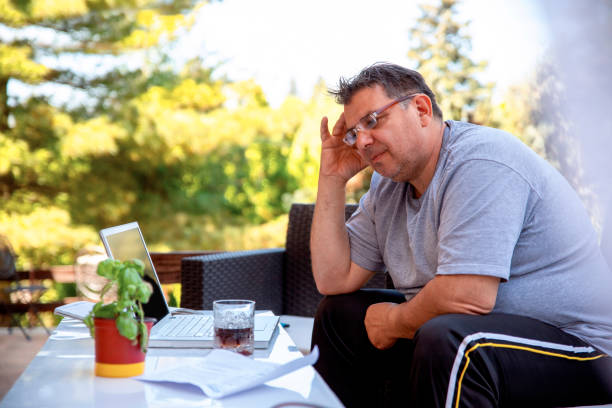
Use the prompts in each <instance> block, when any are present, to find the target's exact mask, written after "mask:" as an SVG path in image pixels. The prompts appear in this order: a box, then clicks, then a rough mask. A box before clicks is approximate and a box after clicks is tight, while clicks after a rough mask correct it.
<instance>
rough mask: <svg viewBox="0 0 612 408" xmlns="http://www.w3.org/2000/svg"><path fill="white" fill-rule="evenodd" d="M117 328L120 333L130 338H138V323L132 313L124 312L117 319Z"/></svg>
mask: <svg viewBox="0 0 612 408" xmlns="http://www.w3.org/2000/svg"><path fill="white" fill-rule="evenodd" d="M116 326H117V330H119V333H120V334H121V335H122V336H123V337H126V338H128V339H130V340H134V339H136V336H137V335H138V324H137V323H136V319H134V317H132V315H131V313H125V312H122V313H120V314H119V317H117V320H116Z"/></svg>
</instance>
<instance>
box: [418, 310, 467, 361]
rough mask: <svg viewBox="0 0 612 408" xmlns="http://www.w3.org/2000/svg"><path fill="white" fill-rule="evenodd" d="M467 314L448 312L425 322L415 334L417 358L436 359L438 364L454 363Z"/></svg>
mask: <svg viewBox="0 0 612 408" xmlns="http://www.w3.org/2000/svg"><path fill="white" fill-rule="evenodd" d="M465 316H466V315H458V314H447V315H441V316H437V317H434V318H433V319H431V320H429V321H427V322H426V323H425V324H423V325H422V326H421V327H420V328H419V330H417V332H416V334H415V336H414V343H415V351H414V357H413V358H414V359H415V360H423V359H424V360H431V359H436V360H440V361H438V364H445V365H447V364H449V363H451V364H452V361H453V360H454V358H455V355H456V353H457V350H458V348H459V345H460V344H461V342H462V340H463V338H464V337H465V336H466V335H467V334H466V333H464V330H463V327H464V322H463V321H464V320H465V319H464V317H465Z"/></svg>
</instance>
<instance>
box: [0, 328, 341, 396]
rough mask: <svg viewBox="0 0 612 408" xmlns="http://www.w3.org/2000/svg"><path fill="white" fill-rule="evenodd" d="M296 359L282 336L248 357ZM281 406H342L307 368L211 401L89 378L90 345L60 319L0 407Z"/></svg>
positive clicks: (162, 352)
mask: <svg viewBox="0 0 612 408" xmlns="http://www.w3.org/2000/svg"><path fill="white" fill-rule="evenodd" d="M208 352H209V350H206V349H182V350H181V349H153V348H150V349H149V351H148V353H147V357H146V363H145V366H146V370H151V369H154V368H156V367H166V366H170V365H176V364H177V363H178V364H181V363H188V362H193V361H194V360H193V359H197V358H201V357H203V356H205V355H206V354H208ZM300 356H301V353H300V352H299V351H298V350H297V347H296V346H295V344H294V343H293V342H292V340H291V338H290V337H289V335H288V334H287V332H286V331H285V330H284V329H283V328H282V327H279V332H278V335H277V336H276V338H275V340H274V341H273V344H272V346H271V347H270V348H269V349H267V350H255V354H254V358H256V359H265V360H268V361H273V362H277V363H284V362H287V361H290V360H293V359H295V358H298V357H300ZM286 402H302V403H304V402H308V403H310V404H314V405H317V406H322V407H330V408H331V407H342V403H341V402H340V401H339V400H338V398H337V397H336V396H335V394H334V393H333V392H332V391H331V390H330V388H329V387H328V386H327V384H326V383H325V382H324V381H323V379H322V378H321V376H319V374H318V373H317V372H316V371H315V370H314V368H313V367H310V366H309V367H304V368H302V369H300V370H298V371H295V372H293V373H291V374H288V375H285V376H283V377H281V378H278V379H276V380H273V381H270V382H267V383H266V384H265V385H263V386H260V387H257V388H254V389H252V390H249V391H245V392H243V393H239V394H236V395H233V396H229V397H226V398H223V399H219V400H213V399H210V398H208V397H206V395H205V394H204V393H202V391H200V390H199V389H198V388H196V387H195V386H191V385H178V384H154V383H145V382H141V381H138V380H135V379H133V378H127V379H113V378H102V377H96V376H95V375H94V342H93V339H91V337H89V333H88V330H87V328H86V327H85V326H84V325H83V324H82V323H81V322H79V321H77V320H73V319H68V318H64V319H63V320H62V322H61V323H60V324H59V326H58V327H57V329H56V330H55V331H54V332H53V333H52V335H51V337H49V339H48V340H47V342H46V343H45V345H44V346H43V347H42V349H41V350H40V351H39V352H38V354H37V355H36V357H35V358H34V360H32V362H31V363H30V365H29V366H28V367H27V368H26V370H25V371H24V372H23V374H22V375H21V377H19V379H18V380H17V382H16V383H15V384H14V385H13V387H12V388H11V389H10V391H9V392H8V394H6V396H5V397H4V399H3V400H2V401H1V402H0V407H1V408H9V407H36V408H44V407H62V408H71V407H75V408H76V407H78V408H81V407H110V408H120V407H130V408H141V407H186V408H188V407H215V408H225V407H240V408H244V407H273V406H275V405H277V404H281V403H286Z"/></svg>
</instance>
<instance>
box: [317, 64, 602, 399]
mask: <svg viewBox="0 0 612 408" xmlns="http://www.w3.org/2000/svg"><path fill="white" fill-rule="evenodd" d="M332 93H333V94H335V96H336V98H337V101H338V102H339V103H341V104H343V105H344V112H343V113H342V115H340V117H339V119H338V120H337V122H336V124H335V125H334V127H333V130H332V132H331V134H330V132H329V128H328V121H327V118H323V119H322V121H321V140H322V151H321V168H320V175H319V186H318V195H317V201H316V206H315V214H314V218H313V224H312V234H311V252H312V265H313V273H314V278H315V281H316V284H317V287H318V289H319V291H320V292H321V293H323V294H325V295H327V296H326V297H325V298H324V299H323V301H322V302H321V305H320V306H319V310H318V311H317V316H316V318H315V327H314V331H313V345H314V344H316V345H318V346H319V349H320V352H321V354H320V358H319V361H318V362H317V365H316V368H317V370H318V371H319V372H320V373H321V374H322V376H323V377H324V378H325V380H326V381H327V382H328V383H329V385H330V386H331V387H332V389H333V390H334V391H335V392H336V393H337V395H338V396H339V397H340V399H341V400H342V401H343V402H344V404H345V405H347V406H348V407H353V406H382V405H383V401H387V402H389V400H390V402H391V404H393V405H401V406H414V407H437V406H446V407H451V406H452V407H468V406H470V407H493V406H521V407H523V406H538V407H544V406H571V405H580V404H583V405H587V404H597V403H603V402H612V362H611V360H612V358H610V357H608V354H609V353H612V276H611V274H610V272H609V269H608V267H607V265H606V263H605V261H604V259H603V257H602V255H601V252H600V250H599V247H598V243H597V236H596V233H595V231H594V229H593V227H592V226H591V223H590V220H589V218H588V215H587V213H586V211H585V209H584V207H583V206H582V204H581V202H580V199H579V198H578V197H577V195H576V194H575V192H574V191H573V190H572V189H571V187H570V186H569V185H568V183H567V182H566V181H565V179H564V178H563V177H562V176H561V175H560V174H559V173H558V172H557V171H556V170H554V169H553V167H552V166H550V165H549V164H548V163H547V162H545V161H544V160H543V159H541V158H540V157H538V156H537V155H536V154H535V153H533V152H532V151H531V150H530V149H529V148H527V147H526V146H525V145H523V144H522V143H521V142H520V141H519V140H518V139H517V138H515V137H513V136H512V135H509V134H507V133H505V132H502V131H499V130H495V129H491V128H485V127H480V126H476V125H472V124H468V123H463V122H456V121H446V122H445V121H443V119H442V113H441V111H440V109H439V108H438V106H437V104H436V100H435V97H434V95H433V93H432V91H431V90H430V89H429V87H428V86H427V84H426V83H425V81H424V80H423V78H422V76H421V75H420V74H419V73H417V72H415V71H411V70H409V69H405V68H402V67H400V66H396V65H392V64H375V65H373V66H370V67H368V68H366V69H364V70H363V71H362V72H361V73H359V74H358V75H357V76H356V77H354V78H352V79H350V80H348V81H346V80H343V79H341V80H340V84H339V89H338V90H336V91H333V92H332ZM366 166H371V167H372V168H373V170H374V171H375V173H374V175H373V176H372V180H371V185H370V190H369V191H368V193H366V194H365V195H364V196H363V197H362V199H361V200H360V203H359V208H358V210H357V211H356V212H355V213H354V214H353V216H352V217H351V218H350V219H349V221H348V222H347V223H346V224H345V223H344V204H345V186H346V183H347V181H348V180H349V179H350V178H351V177H352V176H354V175H355V174H356V173H357V172H359V171H360V170H362V169H363V168H365V167H366ZM383 271H387V272H388V273H389V274H390V276H391V278H392V279H393V282H394V286H395V288H396V289H397V291H389V290H360V288H361V287H362V286H363V285H364V284H365V283H366V282H367V281H368V280H369V279H370V278H371V277H372V276H373V274H374V273H382V272H383Z"/></svg>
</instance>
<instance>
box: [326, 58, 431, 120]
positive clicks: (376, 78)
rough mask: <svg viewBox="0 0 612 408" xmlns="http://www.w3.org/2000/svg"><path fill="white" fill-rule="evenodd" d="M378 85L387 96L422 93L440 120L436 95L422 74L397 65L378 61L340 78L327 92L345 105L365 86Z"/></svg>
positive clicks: (396, 96)
mask: <svg viewBox="0 0 612 408" xmlns="http://www.w3.org/2000/svg"><path fill="white" fill-rule="evenodd" d="M375 85H380V86H382V87H383V89H384V90H385V92H386V94H387V96H388V97H389V98H394V99H395V98H399V97H400V96H404V95H408V94H411V93H423V94H425V95H427V96H428V97H429V99H431V106H432V110H433V115H434V116H435V117H436V118H438V119H440V120H442V111H441V110H440V107H439V106H438V104H437V103H436V97H435V95H434V93H433V92H432V90H431V89H430V88H429V86H427V83H426V82H425V79H423V76H422V75H421V74H419V73H418V72H416V71H413V70H411V69H408V68H404V67H402V66H399V65H395V64H389V63H386V62H378V63H376V64H373V65H370V66H369V67H366V68H364V69H363V70H362V71H361V72H360V73H359V74H357V75H356V76H354V77H352V78H350V79H345V78H343V77H342V78H340V80H339V81H338V88H337V89H330V90H329V93H330V94H331V95H334V97H335V98H336V102H337V103H339V104H342V105H346V104H348V103H350V102H351V98H352V97H353V95H355V93H357V91H359V90H361V89H363V88H365V87H370V88H371V87H374V86H375Z"/></svg>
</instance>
